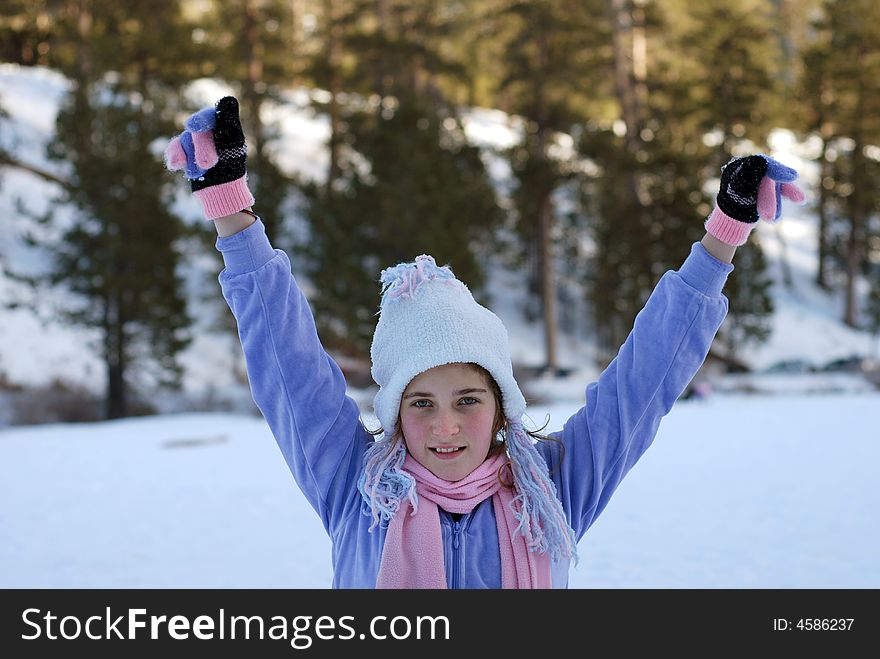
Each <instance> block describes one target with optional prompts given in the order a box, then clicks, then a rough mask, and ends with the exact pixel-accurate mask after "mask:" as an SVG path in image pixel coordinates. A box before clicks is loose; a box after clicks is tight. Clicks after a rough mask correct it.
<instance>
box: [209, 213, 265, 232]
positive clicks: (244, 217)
mask: <svg viewBox="0 0 880 659" xmlns="http://www.w3.org/2000/svg"><path fill="white" fill-rule="evenodd" d="M256 221H257V214H256V213H254V212H253V210H251V209H250V208H246V209H243V210H241V211H239V212H237V213H233V214H232V215H224V216H223V217H218V218H216V219H215V220H214V227H215V228H216V229H217V235H218V236H219V237H220V238H226V237H227V236H231V235H233V234H236V233H239V232H240V231H244V230H245V229H247V228H248V227H249V226H250V225H252V224H253V223H254V222H256Z"/></svg>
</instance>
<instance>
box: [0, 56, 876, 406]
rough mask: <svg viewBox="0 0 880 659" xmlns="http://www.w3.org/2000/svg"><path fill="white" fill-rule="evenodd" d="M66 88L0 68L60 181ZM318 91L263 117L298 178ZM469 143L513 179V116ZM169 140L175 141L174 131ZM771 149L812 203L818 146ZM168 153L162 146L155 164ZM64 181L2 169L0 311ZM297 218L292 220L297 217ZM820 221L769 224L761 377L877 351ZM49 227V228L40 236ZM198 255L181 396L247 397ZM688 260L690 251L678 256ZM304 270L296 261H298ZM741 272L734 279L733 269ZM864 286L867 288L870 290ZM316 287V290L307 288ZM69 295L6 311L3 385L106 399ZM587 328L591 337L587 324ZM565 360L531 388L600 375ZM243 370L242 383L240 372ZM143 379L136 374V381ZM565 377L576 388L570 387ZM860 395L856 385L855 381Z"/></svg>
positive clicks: (526, 361)
mask: <svg viewBox="0 0 880 659" xmlns="http://www.w3.org/2000/svg"><path fill="white" fill-rule="evenodd" d="M68 88H69V84H68V82H67V81H66V80H65V79H64V78H63V77H62V76H60V75H59V74H57V73H56V72H53V71H50V70H46V69H44V68H40V67H33V68H26V67H19V66H17V65H11V64H0V105H2V107H3V108H4V110H5V111H6V112H7V113H8V115H9V117H8V119H3V120H2V123H0V126H2V129H0V144H2V146H3V148H4V149H6V150H7V151H9V152H11V153H12V154H14V158H15V159H16V160H18V161H20V162H22V163H25V164H26V165H29V166H31V167H33V168H36V169H38V170H41V171H46V172H49V173H51V174H52V175H55V176H58V177H61V178H63V177H64V176H65V174H66V171H67V170H66V168H65V166H64V163H57V162H52V161H49V160H47V158H46V156H45V147H46V144H47V143H48V142H49V141H50V140H51V139H52V136H53V133H54V122H55V115H56V112H57V110H58V107H59V104H60V103H61V101H62V100H63V98H64V95H65V93H66V92H67V90H68ZM229 91H230V89H229V88H228V87H226V86H225V85H224V84H223V83H221V82H218V81H214V80H200V81H197V82H195V83H193V84H192V85H191V86H190V87H189V89H188V91H187V94H188V95H189V97H190V98H191V100H192V101H193V103H194V104H195V105H208V104H210V103H212V102H213V100H215V99H216V98H218V97H219V96H221V95H223V94H225V93H228V92H229ZM322 93H323V92H321V91H320V90H313V91H307V90H302V89H300V90H291V91H290V92H288V93H287V94H285V95H284V97H283V102H282V103H281V104H275V105H267V107H266V108H265V109H264V117H263V119H264V121H267V122H269V123H271V124H274V125H275V127H276V128H277V130H278V131H279V134H280V136H281V145H282V148H281V149H280V150H279V161H280V164H281V165H282V166H283V167H285V168H287V169H288V170H290V171H296V172H297V173H299V174H301V175H305V176H308V177H310V178H314V179H317V180H320V178H321V177H322V175H323V172H324V171H325V170H326V165H327V154H326V149H325V148H324V145H325V144H326V141H327V137H328V135H329V128H328V124H327V121H326V118H325V117H323V116H316V115H315V113H314V111H313V110H312V109H310V108H309V98H310V97H312V96H316V95H320V94H322ZM464 117H465V128H466V131H467V134H468V136H469V138H470V139H471V140H472V141H473V142H474V143H476V144H480V145H481V146H483V147H485V157H486V161H487V164H488V165H489V168H490V173H491V175H492V176H493V179H494V180H495V181H496V183H497V184H498V185H499V186H502V185H504V183H505V181H506V180H507V174H508V169H507V166H506V163H505V162H504V161H503V160H502V159H501V158H499V157H498V156H497V155H496V154H495V153H494V149H495V148H503V147H506V146H509V145H510V144H512V143H513V142H514V141H515V140H516V136H517V134H518V131H519V128H520V127H519V124H518V122H517V121H516V118H511V117H508V116H507V115H505V114H503V113H501V112H498V111H495V110H486V109H470V110H468V111H467V112H465V113H464ZM169 137H170V136H169ZM772 147H773V153H774V155H775V156H776V157H778V158H779V159H780V160H781V161H783V162H784V163H786V164H788V165H791V166H793V167H795V168H797V169H798V170H799V171H800V172H801V174H802V183H803V186H804V188H805V190H806V192H807V195H808V200H809V199H810V197H811V196H812V195H811V193H812V190H813V189H814V188H815V185H816V171H815V167H814V166H813V163H812V162H811V161H810V160H809V158H810V157H811V149H812V148H814V147H813V145H812V144H811V143H809V142H808V143H798V142H797V141H795V140H794V138H793V136H792V135H791V134H790V133H788V132H787V131H784V130H779V131H776V133H774V140H773V144H772ZM160 151H161V149H157V158H158V157H160ZM180 183H181V185H180V186H179V194H178V196H177V200H176V207H175V210H176V212H178V213H179V214H180V216H181V217H183V218H184V219H185V220H186V221H187V222H191V223H198V222H202V221H203V220H201V219H200V213H199V208H198V206H197V204H196V203H195V201H194V200H193V199H192V198H191V195H189V194H188V189H187V188H186V187H185V186H184V185H183V184H182V182H180ZM59 192H60V190H59V186H58V185H56V184H54V183H51V182H50V181H47V180H46V179H45V178H44V177H41V176H39V175H37V174H35V173H32V172H30V171H27V170H25V169H22V168H18V167H10V166H2V167H0V217H2V218H3V220H2V226H3V231H0V304H3V305H5V304H8V303H13V302H15V301H21V300H25V299H31V298H32V297H33V296H34V292H32V291H30V290H27V289H25V288H23V287H22V286H21V285H20V284H19V283H17V282H15V281H13V280H12V279H10V278H9V277H8V275H7V272H8V270H9V269H12V270H13V271H25V272H34V271H38V270H40V269H42V268H45V267H46V264H47V262H48V259H49V258H51V255H49V254H46V253H42V252H40V251H38V250H35V249H33V248H30V247H28V246H26V244H25V243H24V240H23V237H24V236H25V235H26V234H27V233H28V232H31V231H37V227H36V223H35V222H34V221H33V220H32V219H31V218H29V217H28V216H27V215H25V214H22V213H19V212H18V211H17V206H16V204H17V202H18V201H19V200H20V201H21V203H23V204H24V205H25V207H26V208H28V209H30V210H31V211H33V212H34V213H37V214H38V213H41V212H44V211H45V210H46V208H47V206H48V204H49V201H50V200H51V199H52V198H54V197H56V196H57V195H58V194H59ZM69 217H70V215H69V212H68V213H65V212H61V213H59V214H58V216H57V223H58V226H57V227H56V231H57V229H58V228H60V227H61V226H62V225H63V223H64V222H66V221H69ZM293 219H294V220H295V218H293ZM816 221H817V220H816V217H815V214H814V213H813V211H812V209H811V207H810V206H809V204H808V205H805V206H803V207H795V206H793V205H790V206H787V207H786V215H785V217H784V218H783V219H782V220H781V221H780V222H779V223H777V224H776V225H772V226H771V225H768V224H765V223H762V224H761V226H760V227H759V230H758V231H759V239H760V240H761V241H762V244H763V246H764V247H765V250H766V253H767V256H768V259H769V261H770V266H771V274H772V277H773V280H774V290H773V295H774V297H775V300H776V309H777V310H776V313H775V315H774V317H773V333H772V335H771V337H770V339H769V341H768V342H767V343H766V344H764V345H762V346H758V347H755V348H753V349H751V350H750V351H749V353H748V354H746V355H744V356H743V357H744V360H745V361H746V363H748V364H749V365H750V366H751V367H752V368H753V369H756V370H761V369H764V368H766V367H767V366H769V365H771V364H773V363H775V362H779V361H783V360H806V361H809V362H811V363H814V364H822V363H825V362H827V361H830V360H832V359H837V358H842V357H848V356H850V355H853V354H856V355H865V356H867V355H869V354H871V351H872V349H873V345H874V342H873V339H872V337H870V336H869V335H868V334H867V333H866V332H859V331H855V330H852V329H850V328H848V327H846V326H844V325H843V324H842V323H841V322H840V321H839V318H840V317H841V315H842V296H841V295H840V294H835V295H827V294H826V293H824V292H822V291H820V290H819V289H817V288H816V287H815V286H814V285H813V284H812V278H813V276H814V271H815V268H816V256H815V255H816V244H815V235H816V232H815V227H816ZM41 230H43V231H45V229H41ZM186 248H187V249H190V250H191V252H190V254H189V255H188V256H187V258H186V259H184V264H183V265H182V268H183V271H182V274H183V275H184V278H185V281H186V282H187V287H188V289H187V290H188V295H189V299H190V300H191V304H192V308H193V310H194V312H193V315H194V316H195V317H196V318H198V319H199V320H198V323H197V325H196V326H195V327H194V336H195V337H196V338H195V341H194V342H193V344H192V345H191V346H190V347H189V349H188V350H187V351H186V353H184V355H183V357H182V359H181V361H182V363H183V364H184V368H185V377H184V386H185V390H186V391H187V392H188V393H189V394H191V395H193V396H196V395H202V394H204V393H205V392H208V391H210V392H212V394H211V395H213V396H215V397H218V396H220V397H222V396H228V397H230V398H236V399H239V400H240V399H241V398H242V397H244V398H245V399H247V397H248V391H247V387H246V384H245V383H244V382H243V381H242V378H241V377H240V373H241V371H242V358H241V352H240V349H239V346H238V344H237V341H236V340H235V337H234V336H231V335H220V334H217V333H216V332H213V331H212V330H211V329H210V321H211V318H213V317H216V315H217V313H223V309H222V308H220V309H219V310H218V307H217V305H216V303H217V302H218V301H219V302H220V303H221V304H222V300H221V297H220V289H219V285H218V284H217V281H216V276H217V273H218V272H219V269H220V267H221V262H220V259H219V256H218V255H217V254H216V253H212V252H209V253H206V251H205V249H204V247H203V246H201V245H198V244H192V245H188V246H186ZM685 256H686V255H685V254H682V259H684V257H685ZM785 262H787V264H788V268H789V270H790V272H791V275H792V281H793V286H792V287H791V288H788V287H786V286H785V285H784V283H783V282H784V276H783V272H784V271H783V264H784V263H785ZM294 271H295V272H296V265H294ZM732 276H733V277H735V276H736V272H735V271H734V273H733V275H732ZM522 288H523V287H522V277H521V275H520V273H517V272H511V271H508V270H504V269H503V268H501V267H500V266H499V265H498V264H493V265H492V267H491V268H490V276H489V289H490V291H491V296H492V301H493V302H492V304H493V309H494V310H495V311H496V312H497V313H498V315H499V316H501V317H502V319H503V320H504V321H505V323H506V324H507V326H508V329H509V331H510V335H511V341H512V351H513V357H514V361H515V362H516V363H517V364H519V365H523V366H536V365H540V364H541V363H542V359H543V353H542V345H543V343H542V336H543V335H542V328H541V326H540V325H539V324H537V323H535V324H529V323H526V322H524V321H523V319H522V317H521V314H520V312H519V308H518V303H517V301H516V300H517V297H516V294H514V291H515V290H522ZM865 289H866V285H865V283H864V282H860V289H859V292H860V294H861V295H864V294H865V293H866V290H865ZM307 292H308V291H307ZM66 295H67V293H66V292H65V291H63V290H48V289H46V290H39V291H38V292H37V301H38V313H36V314H35V313H33V312H32V311H30V310H27V309H25V308H19V309H15V310H7V309H3V310H2V312H0V313H2V319H3V320H2V322H0V382H2V381H3V380H4V379H5V380H6V381H7V382H8V383H13V384H21V385H26V386H37V385H44V384H47V383H50V382H51V381H53V380H56V379H57V380H62V381H66V382H70V383H73V384H77V385H81V386H84V387H87V388H89V389H90V390H92V391H94V392H101V391H102V389H103V387H104V380H105V377H104V373H103V366H102V364H101V362H100V360H99V359H98V358H97V356H96V354H95V353H94V350H93V348H92V347H91V346H93V345H95V342H96V340H97V335H96V334H95V332H93V331H87V330H84V329H82V328H75V327H70V326H68V325H67V324H65V323H63V322H61V321H60V319H59V317H58V314H57V309H58V308H59V307H61V306H62V305H63V303H64V302H65V299H64V298H65V296H66ZM583 328H584V331H585V332H586V331H588V328H587V325H586V323H584V324H583ZM559 353H560V358H561V362H562V363H563V364H564V365H566V366H569V367H579V368H577V370H576V371H575V372H573V373H572V375H571V377H570V378H569V379H568V380H567V381H563V382H556V383H554V382H544V383H534V384H533V391H534V392H538V393H541V394H543V395H550V393H551V392H553V391H556V392H558V391H559V390H560V389H561V388H565V389H566V390H567V391H570V392H575V391H576V392H578V393H577V394H576V395H579V393H580V391H581V390H582V386H583V382H584V381H588V380H590V379H593V378H594V377H595V376H596V375H597V374H598V373H597V372H596V370H595V366H593V351H592V349H591V340H590V337H589V335H587V334H583V335H579V336H565V335H563V336H561V337H560V339H559ZM236 372H238V373H239V376H238V377H236ZM139 378H140V379H139ZM133 379H134V381H135V383H136V384H139V385H141V386H142V387H144V388H149V386H150V383H149V382H148V381H146V380H145V379H144V378H143V377H141V376H139V374H137V373H134V374H133ZM568 382H570V383H571V387H570V388H569V385H568V384H567V383H568ZM857 388H858V385H857ZM352 393H353V395H355V397H356V398H357V399H358V400H359V401H362V402H363V403H364V405H365V406H368V405H369V400H370V395H369V394H370V392H369V391H365V392H358V391H353V392H352ZM180 400H181V398H180V397H173V398H169V399H167V402H162V400H159V401H158V402H159V404H160V408H161V409H166V410H172V409H175V402H176V404H177V405H180Z"/></svg>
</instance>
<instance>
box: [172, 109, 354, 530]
mask: <svg viewBox="0 0 880 659" xmlns="http://www.w3.org/2000/svg"><path fill="white" fill-rule="evenodd" d="M165 157H166V163H167V165H168V168H169V169H172V170H185V172H186V177H187V179H188V180H189V182H190V186H191V188H192V191H193V193H194V194H195V196H196V197H197V198H198V200H199V202H200V203H201V205H202V209H203V211H204V215H205V218H206V219H208V220H213V221H214V226H215V228H216V230H217V235H218V238H217V244H216V246H217V249H218V250H219V251H220V252H221V253H222V255H223V260H224V263H225V266H226V267H225V268H224V270H223V271H222V272H221V273H220V277H219V281H220V285H221V287H222V289H223V295H224V298H225V299H226V301H227V303H228V304H229V307H230V309H231V310H232V312H233V314H234V315H235V319H236V321H237V323H238V332H239V338H240V340H241V345H242V349H243V351H244V355H245V360H246V362H247V369H248V378H249V381H250V385H251V392H252V394H253V398H254V401H255V402H256V404H257V406H258V407H259V408H260V410H261V411H262V413H263V416H264V417H265V418H266V421H267V422H268V424H269V427H270V428H271V429H272V433H273V435H274V436H275V439H276V441H277V442H278V446H279V448H280V449H281V453H282V454H283V456H284V459H285V460H286V462H287V464H288V466H289V468H290V470H291V472H292V473H293V475H294V477H295V478H296V481H297V483H298V484H299V486H300V487H301V489H302V490H303V493H304V494H305V496H306V498H307V499H308V500H309V502H310V503H311V504H312V506H313V507H314V508H315V509H316V510H317V511H318V513H319V514H320V516H321V518H322V520H323V522H324V525H325V527H326V528H327V530H328V531H330V532H331V533H332V530H333V526H334V522H335V521H336V520H337V519H341V518H343V517H344V516H346V515H348V514H349V512H350V511H351V510H352V509H353V507H355V506H357V505H359V502H360V498H359V496H358V495H357V488H356V484H357V476H358V472H359V468H360V463H361V462H360V458H361V455H362V453H363V451H364V450H365V449H366V445H367V442H368V439H369V435H368V434H367V433H366V431H365V429H364V428H363V426H362V425H361V423H360V418H359V411H358V408H357V405H356V404H355V402H354V401H353V400H351V398H349V397H347V396H346V386H345V379H344V377H343V375H342V372H341V370H340V369H339V367H338V366H337V364H336V363H335V362H334V361H333V359H332V358H331V357H330V356H329V355H328V354H327V352H326V351H325V350H324V348H323V346H322V345H321V342H320V340H319V339H318V335H317V331H316V330H315V323H314V319H313V318H312V314H311V310H310V308H309V305H308V302H307V300H306V299H305V296H304V295H303V294H302V292H301V291H300V289H299V287H298V286H297V283H296V280H295V278H294V277H293V274H292V272H291V266H290V261H289V259H288V257H287V255H286V254H285V253H284V252H282V251H281V250H276V249H273V247H272V246H271V245H270V244H269V240H268V238H267V237H266V231H265V227H264V226H263V223H262V222H261V221H260V220H259V219H258V218H256V216H255V215H253V214H252V212H250V208H251V206H252V204H253V203H254V197H253V195H252V194H251V192H250V190H249V189H248V184H247V164H246V159H247V147H246V144H245V139H244V133H243V132H242V128H241V121H240V119H239V115H238V101H236V99H235V98H233V97H231V96H227V97H224V98H222V99H220V100H219V101H218V102H217V104H216V105H215V106H214V107H209V108H205V109H203V110H201V111H199V112H196V113H195V114H193V115H192V116H191V117H190V118H189V119H188V120H187V122H186V130H185V131H184V132H183V133H182V134H181V135H180V136H178V137H176V138H174V139H173V140H172V141H171V143H170V144H169V145H168V148H167V149H166V152H165ZM246 211H247V212H246Z"/></svg>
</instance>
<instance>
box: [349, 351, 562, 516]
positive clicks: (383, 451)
mask: <svg viewBox="0 0 880 659" xmlns="http://www.w3.org/2000/svg"><path fill="white" fill-rule="evenodd" d="M465 366H469V367H471V368H473V369H474V370H475V371H477V372H478V373H479V374H480V375H481V376H482V377H483V381H484V382H485V383H486V384H487V385H488V386H489V388H490V390H491V391H492V394H493V396H494V397H495V419H494V422H493V424H492V437H493V441H492V444H491V446H490V447H489V453H488V454H487V456H486V457H487V459H488V458H491V457H494V456H496V455H498V454H500V453H503V452H504V451H505V450H506V445H507V434H508V427H507V425H508V424H507V420H506V419H505V418H504V406H503V404H502V403H503V400H502V395H501V388H500V387H499V386H498V383H496V382H495V378H493V377H492V375H491V373H489V371H487V370H486V369H485V368H483V367H482V366H480V365H479V364H473V363H466V364H465ZM549 422H550V421H549V418H548V420H547V421H546V422H545V423H544V425H543V426H542V427H541V428H539V429H538V430H526V431H525V432H526V434H527V435H528V436H529V437H532V438H533V439H536V440H539V441H549V442H554V443H555V444H556V445H557V446H558V447H559V455H560V457H559V462H558V463H557V464H556V466H555V467H554V469H553V470H551V473H552V471H555V470H556V469H558V468H559V466H560V465H561V464H562V456H563V455H564V453H565V446H564V445H563V444H562V442H561V441H559V440H558V439H556V438H555V437H548V436H546V435H542V434H541V432H540V431H541V430H544V428H546V427H547V424H548V423H549ZM367 432H368V433H369V434H370V435H372V436H373V437H378V436H379V435H383V434H384V433H385V430H384V428H381V427H380V428H378V429H377V430H369V429H367ZM403 442H404V438H403V434H402V431H401V424H400V413H398V415H397V428H396V430H395V432H394V434H393V435H392V436H391V437H389V438H387V439H385V440H383V441H375V442H373V443H372V444H371V445H370V447H369V448H368V449H367V455H366V457H365V465H364V467H365V468H364V473H363V474H362V476H361V485H362V486H363V485H365V486H366V489H368V490H370V491H372V492H373V495H372V496H371V499H372V505H371V511H370V514H371V516H372V518H373V524H372V525H371V526H370V529H373V528H374V527H375V526H376V524H378V523H380V522H381V521H382V520H384V519H390V518H391V516H392V515H393V514H394V513H395V512H396V511H397V506H398V505H399V501H400V496H401V494H402V493H406V492H408V493H409V496H410V499H411V503H413V505H414V506H415V502H414V501H412V499H413V497H414V495H415V487H411V485H413V481H412V477H411V476H409V474H407V473H406V472H404V471H402V467H403V461H404V459H405V458H406V450H405V448H404V450H401V444H402V443H403ZM389 468H390V469H391V472H390V473H392V474H393V477H392V478H390V479H387V478H386V479H385V480H384V481H383V482H380V478H381V476H382V474H386V476H387V474H388V473H389V472H388V471H387V470H388V469H389ZM498 479H499V480H500V481H501V485H502V486H503V487H506V488H508V489H510V488H512V487H513V485H514V481H513V468H512V466H511V463H510V460H509V459H508V460H507V462H506V463H505V464H504V465H503V466H502V467H501V468H500V469H499V471H498Z"/></svg>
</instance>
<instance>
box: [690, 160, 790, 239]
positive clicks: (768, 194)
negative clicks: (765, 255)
mask: <svg viewBox="0 0 880 659" xmlns="http://www.w3.org/2000/svg"><path fill="white" fill-rule="evenodd" d="M797 176H798V174H797V172H796V171H795V170H793V169H792V168H791V167H786V166H785V165H783V164H782V163H781V162H779V161H778V160H774V159H773V158H771V157H770V156H766V155H764V154H758V155H753V156H746V157H745V158H734V159H733V160H731V161H730V162H729V163H727V164H726V165H724V167H722V168H721V187H720V189H719V190H718V195H717V196H716V197H715V208H714V210H713V211H712V214H711V215H710V216H709V219H708V220H706V231H707V232H708V233H710V234H712V235H713V236H715V237H716V238H718V240H720V241H721V242H723V243H727V244H728V245H733V246H737V247H738V246H740V245H743V244H745V242H746V240H748V237H749V234H750V233H751V232H752V230H753V229H754V228H755V227H756V226H758V220H759V219H762V220H765V221H767V222H771V223H772V222H776V220H778V219H779V217H780V215H781V214H782V197H785V198H787V199H791V200H792V201H794V202H795V203H800V202H802V201H803V200H804V193H803V192H801V189H800V188H798V187H797V186H796V185H795V184H794V183H793V181H794V180H795V179H796V178H797Z"/></svg>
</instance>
